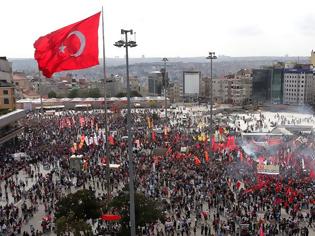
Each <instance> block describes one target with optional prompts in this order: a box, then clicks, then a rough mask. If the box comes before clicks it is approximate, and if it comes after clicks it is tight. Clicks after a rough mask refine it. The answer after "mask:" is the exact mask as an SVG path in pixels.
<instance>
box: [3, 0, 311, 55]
mask: <svg viewBox="0 0 315 236" xmlns="http://www.w3.org/2000/svg"><path fill="white" fill-rule="evenodd" d="M102 5H103V6H104V17H105V37H106V39H105V41H106V43H105V44H106V57H115V56H119V57H123V56H124V51H123V50H122V49H118V48H115V47H114V46H113V43H114V42H115V41H117V40H119V39H120V37H121V36H120V29H121V28H126V29H129V28H131V29H133V30H134V31H136V32H137V37H136V40H137V43H138V45H139V46H138V47H137V48H133V49H131V51H130V56H131V57H141V56H142V55H144V56H145V57H177V56H178V57H194V56H206V55H207V54H208V51H215V52H216V53H217V54H219V55H228V56H284V55H286V54H288V55H289V56H309V55H310V51H311V50H312V49H315V1H313V0H298V1H297V0H158V1H157V0H103V1H101V0H9V1H4V0H3V1H1V4H0V26H1V27H0V56H2V55H3V56H7V57H9V58H25V57H29V58H31V57H33V53H34V49H33V43H34V41H35V40H36V39H37V38H38V37H39V36H43V35H45V34H47V33H49V32H51V31H54V30H56V29H58V28H61V27H63V26H66V25H68V24H71V23H74V22H76V21H79V20H82V19H84V18H86V17H88V16H90V15H93V14H94V13H96V12H98V11H100V10H101V6H102ZM99 39H100V40H101V34H99ZM100 43H101V42H100ZM100 52H101V50H100ZM100 56H101V55H100Z"/></svg>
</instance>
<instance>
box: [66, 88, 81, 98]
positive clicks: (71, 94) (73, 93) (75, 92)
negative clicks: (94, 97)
mask: <svg viewBox="0 0 315 236" xmlns="http://www.w3.org/2000/svg"><path fill="white" fill-rule="evenodd" d="M78 95H79V89H71V90H70V92H69V93H68V98H76V97H78Z"/></svg>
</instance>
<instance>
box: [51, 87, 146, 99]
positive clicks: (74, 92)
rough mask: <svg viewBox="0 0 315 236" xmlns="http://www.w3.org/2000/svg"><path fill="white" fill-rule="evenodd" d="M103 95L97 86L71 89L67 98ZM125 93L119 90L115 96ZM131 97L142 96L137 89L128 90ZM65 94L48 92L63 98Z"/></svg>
mask: <svg viewBox="0 0 315 236" xmlns="http://www.w3.org/2000/svg"><path fill="white" fill-rule="evenodd" d="M102 96H103V95H102V94H101V92H100V90H99V89H98V88H92V89H77V88H75V89H71V90H70V91H69V92H68V94H67V97H68V98H100V97H102ZM126 96H127V93H124V92H119V93H118V94H116V96H115V97H126ZM130 96H131V97H142V95H141V94H140V93H139V92H138V91H131V92H130ZM63 97H65V96H62V95H60V94H57V93H56V92H55V91H50V92H49V93H48V98H63Z"/></svg>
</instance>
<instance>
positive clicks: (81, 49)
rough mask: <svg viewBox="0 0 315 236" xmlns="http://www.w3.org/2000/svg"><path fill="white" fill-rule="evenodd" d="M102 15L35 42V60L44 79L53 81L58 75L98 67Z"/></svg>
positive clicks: (69, 26) (62, 29)
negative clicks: (99, 32) (68, 71)
mask: <svg viewBox="0 0 315 236" xmlns="http://www.w3.org/2000/svg"><path fill="white" fill-rule="evenodd" d="M100 14H101V13H100V12H99V13H97V14H95V15H93V16H90V17H89V18H86V19H84V20H82V21H79V22H77V23H74V24H71V25H68V26H65V27H63V28H61V29H58V30H56V31H54V32H51V33H49V34H47V35H45V36H42V37H40V38H38V39H37V40H36V41H35V43H34V48H35V53H34V57H35V59H36V60H37V63H38V68H39V69H40V70H41V71H42V72H43V75H44V76H46V77H47V78H51V76H52V75H53V74H54V73H55V72H58V71H64V70H75V69H84V68H88V67H91V66H95V65H98V64H99V61H98V25H99V18H100Z"/></svg>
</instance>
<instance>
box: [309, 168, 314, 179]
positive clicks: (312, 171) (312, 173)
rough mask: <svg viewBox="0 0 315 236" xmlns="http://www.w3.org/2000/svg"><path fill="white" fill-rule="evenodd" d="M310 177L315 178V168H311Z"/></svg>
mask: <svg viewBox="0 0 315 236" xmlns="http://www.w3.org/2000/svg"><path fill="white" fill-rule="evenodd" d="M309 177H310V179H315V171H314V170H311V171H310V176H309Z"/></svg>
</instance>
